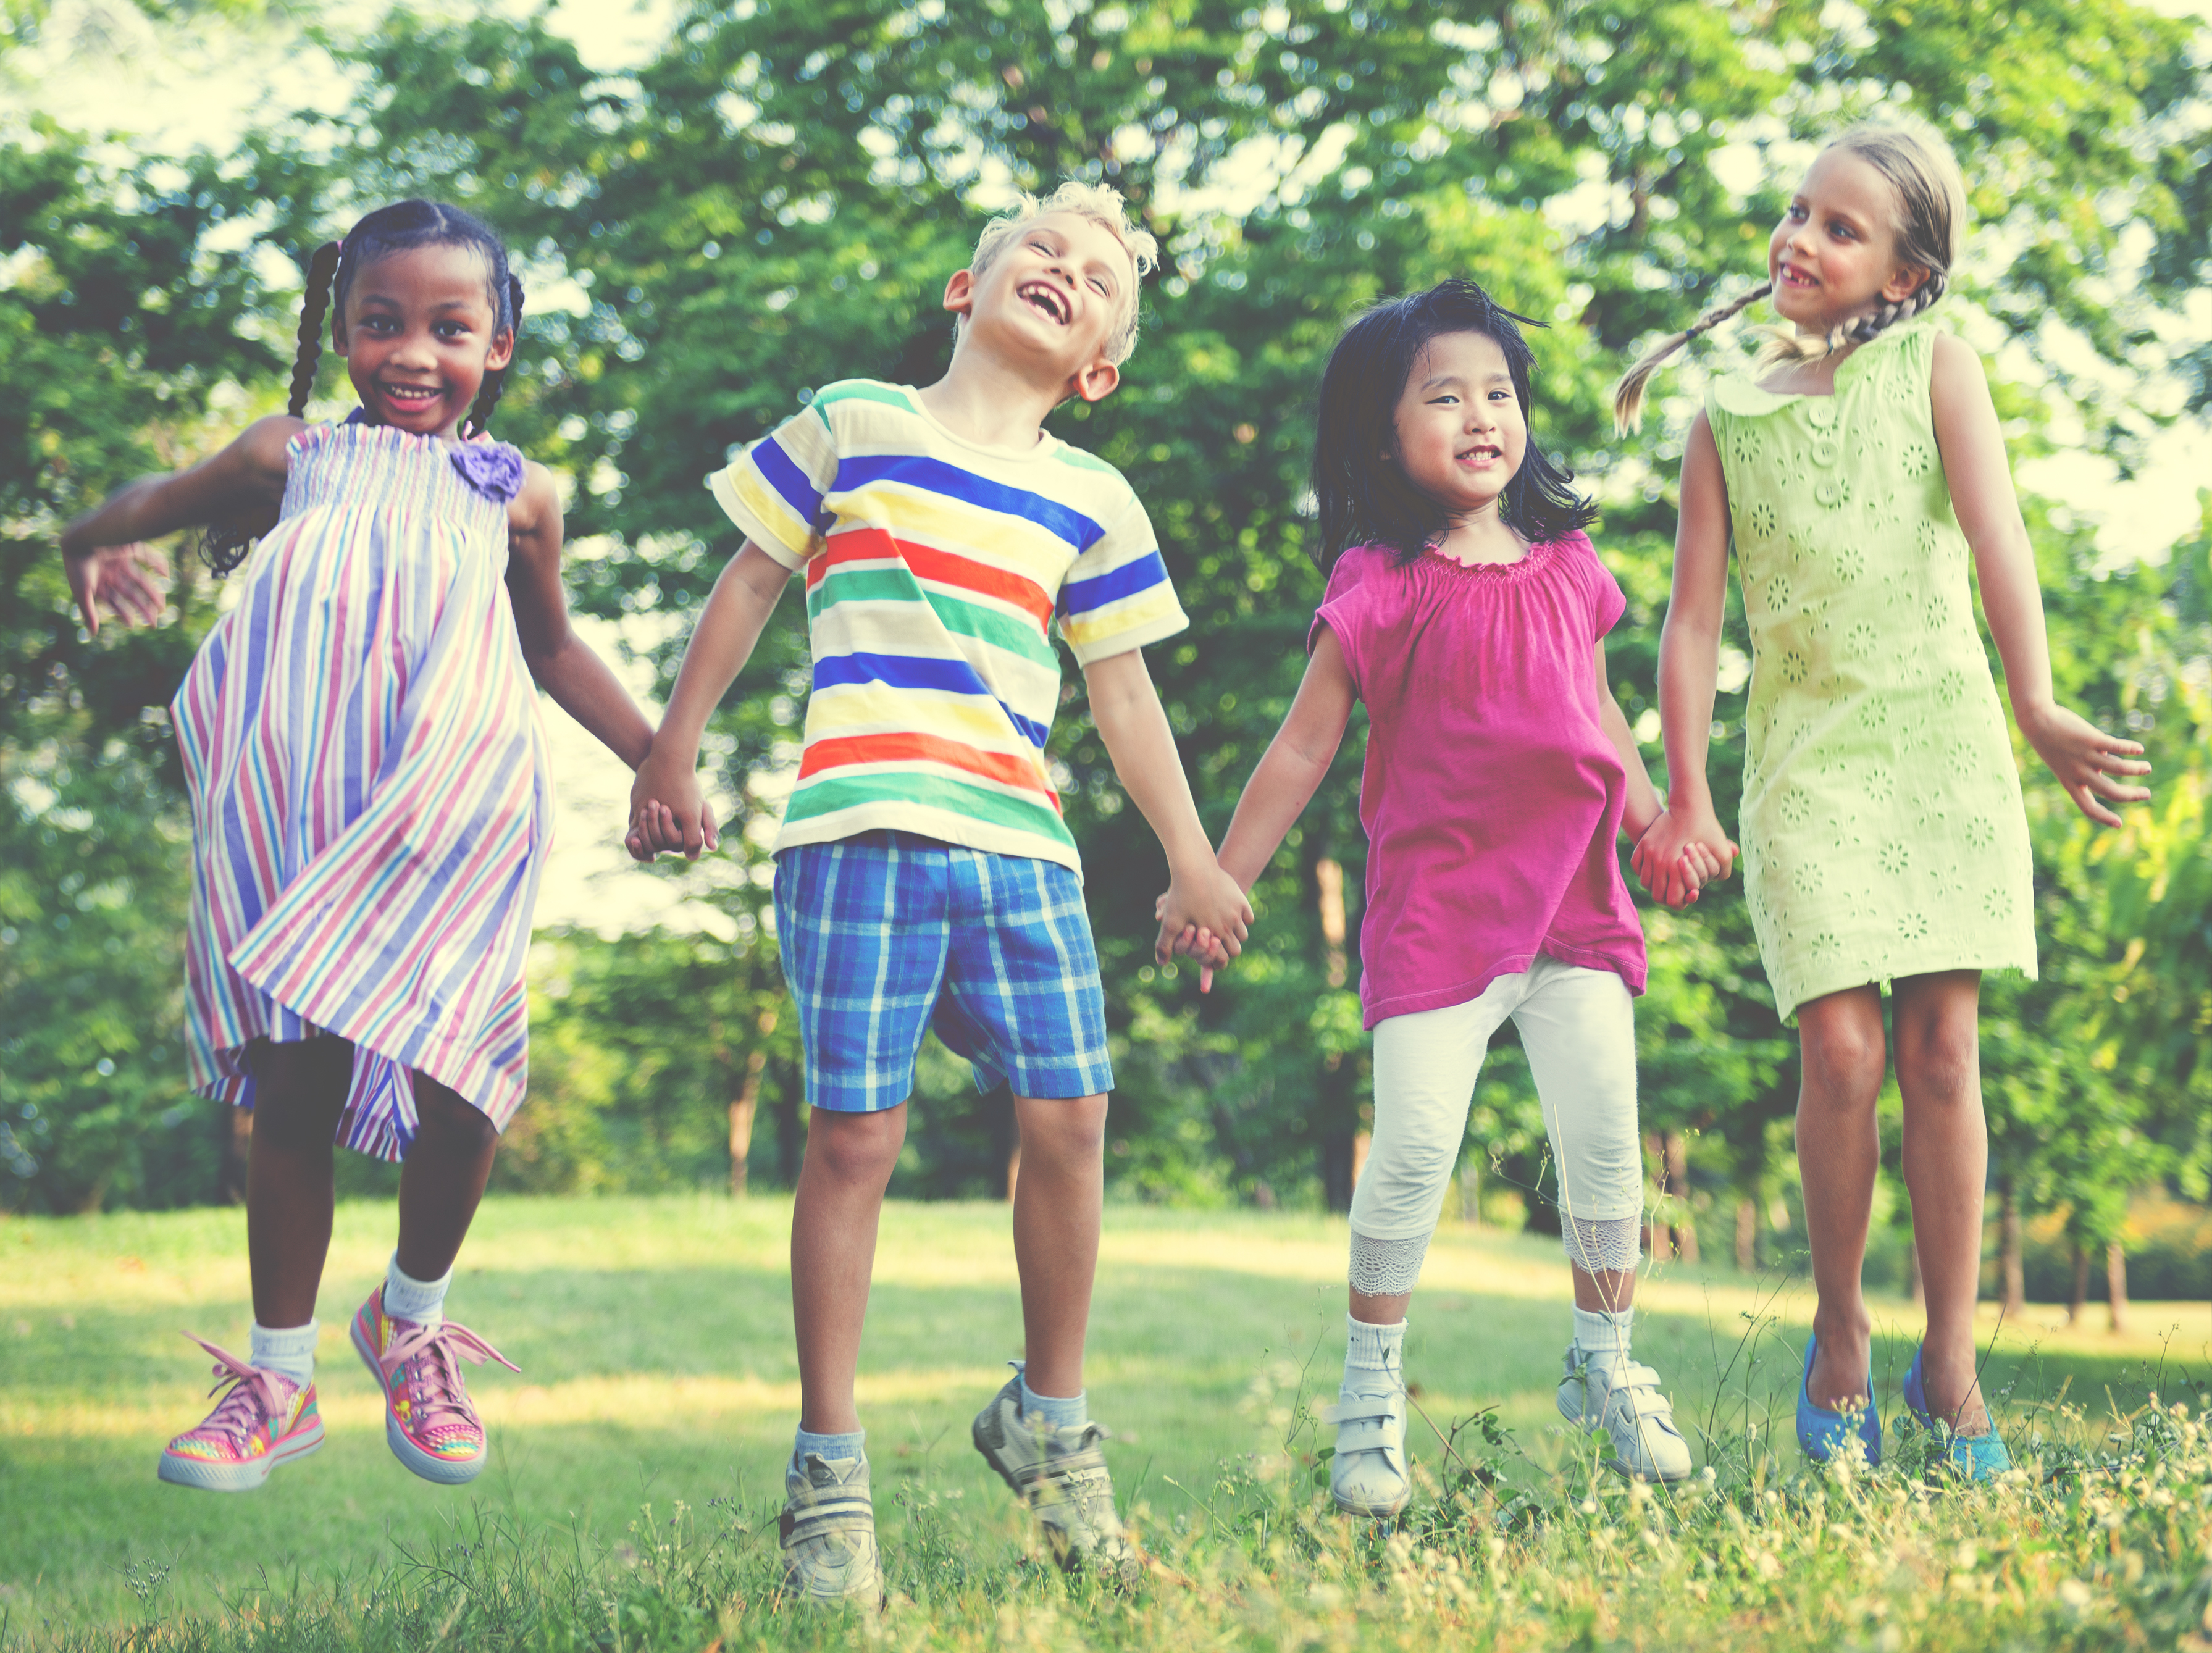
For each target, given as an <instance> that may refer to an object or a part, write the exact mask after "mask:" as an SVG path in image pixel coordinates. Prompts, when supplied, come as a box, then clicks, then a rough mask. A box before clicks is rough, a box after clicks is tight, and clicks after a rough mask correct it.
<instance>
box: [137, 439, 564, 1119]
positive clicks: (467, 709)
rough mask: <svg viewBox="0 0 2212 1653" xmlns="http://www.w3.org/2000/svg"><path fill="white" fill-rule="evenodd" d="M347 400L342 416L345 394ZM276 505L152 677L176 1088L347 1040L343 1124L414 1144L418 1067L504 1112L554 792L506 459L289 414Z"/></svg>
mask: <svg viewBox="0 0 2212 1653" xmlns="http://www.w3.org/2000/svg"><path fill="white" fill-rule="evenodd" d="M356 417H357V416H356ZM290 459H291V469H290V476H289V481H288V482H287V483H286V486H285V489H284V505H283V514H282V516H281V517H280V518H279V520H278V521H277V524H276V527H275V528H274V529H272V530H271V531H270V532H269V533H268V534H267V535H265V536H264V538H263V539H262V541H261V543H260V544H259V546H258V548H257V549H256V550H255V551H254V553H253V555H252V558H251V559H250V560H249V561H248V562H247V564H246V568H245V569H244V571H243V586H244V589H243V590H242V591H240V593H239V600H238V602H237V603H236V605H234V607H233V608H232V609H231V610H230V611H229V612H228V613H227V614H225V615H224V616H223V617H222V619H221V620H220V621H219V622H218V623H216V627H215V629H214V630H213V631H211V632H210V634H209V635H208V637H207V640H206V641H205V642H204V643H203V644H202V645H201V647H200V651H199V653H198V654H197V656H196V657H195V658H194V659H193V660H192V664H191V670H190V671H189V672H187V673H186V674H185V682H184V686H183V687H182V688H181V689H179V690H178V692H177V696H176V698H175V700H174V701H173V702H172V703H171V708H170V710H171V714H172V717H173V720H174V722H175V725H176V729H177V740H178V744H179V748H180V749H181V751H182V753H183V757H184V768H185V781H186V783H187V785H188V787H189V788H190V792H191V807H192V875H193V876H192V903H191V927H190V933H189V936H188V940H187V947H186V960H187V962H186V966H185V976H186V989H187V995H188V1006H187V1022H188V1028H189V1033H188V1042H189V1047H190V1059H191V1079H192V1085H193V1087H194V1088H195V1089H196V1090H198V1091H202V1092H203V1093H204V1094H206V1095H208V1096H211V1097H216V1098H217V1099H219V1100H222V1101H227V1102H230V1103H235V1104H237V1105H238V1106H240V1107H243V1108H251V1107H252V1105H253V1081H252V1076H251V1075H250V1074H249V1073H247V1072H246V1061H245V1054H246V1050H245V1048H246V1043H247V1042H248V1041H249V1040H252V1039H255V1038H268V1039H271V1040H275V1041H277V1042H289V1041H296V1040H301V1039H306V1038H309V1037H312V1036H315V1035H316V1034H319V1033H330V1034H336V1035H338V1036H342V1037H343V1038H346V1039H349V1040H351V1041H352V1042H353V1044H354V1048H355V1057H354V1067H353V1083H352V1089H351V1091H350V1094H349V1096H348V1097H347V1099H346V1107H345V1112H344V1114H343V1116H342V1117H341V1119H340V1121H339V1124H338V1132H337V1139H338V1141H339V1142H340V1143H342V1144H343V1145H344V1146H347V1147H350V1148H356V1149H358V1150H360V1151H361V1152H364V1153H369V1154H374V1155H376V1156H378V1157H379V1158H384V1159H399V1158H404V1157H405V1154H406V1152H407V1147H408V1145H409V1144H410V1142H411V1141H413V1139H414V1136H415V1128H416V1112H415V1099H414V1094H413V1091H412V1088H411V1085H410V1079H409V1070H410V1069H416V1070H420V1071H421V1072H422V1073H427V1074H428V1075H429V1076H430V1077H431V1078H433V1079H437V1080H439V1081H440V1082H441V1083H442V1084H444V1085H448V1086H450V1087H451V1088H452V1089H453V1091H456V1092H457V1093H459V1095H460V1096H462V1097H465V1098H466V1099H467V1100H468V1101H469V1102H470V1103H472V1104H473V1105H475V1106H476V1107H477V1108H478V1109H482V1110H483V1113H484V1114H485V1115H486V1116H487V1117H489V1119H490V1120H491V1121H492V1122H493V1123H494V1124H495V1125H496V1126H498V1127H501V1128H502V1129H504V1128H505V1127H506V1125H507V1121H508V1120H509V1119H511V1118H512V1117H513V1115H514V1110H515V1109H516V1108H517V1107H518V1106H520V1103H521V1101H522V1097H523V1091H524V1087H525V1083H526V1077H527V1071H528V1051H529V1044H528V1038H529V1029H528V1011H527V1004H526V999H525V994H524V981H523V967H524V958H525V954H526V951H527V948H528V946H529V942H530V918H531V911H532V907H533V906H534V905H535V904H536V901H537V896H538V874H539V872H540V870H541V868H542V867H543V866H544V858H545V852H546V849H547V847H548V845H549V843H550V838H551V830H552V822H553V800H552V793H551V788H550V782H549V780H548V776H547V770H546V762H545V746H544V737H543V734H542V732H541V731H540V729H539V727H538V706H537V698H536V696H535V694H534V692H533V690H532V684H531V681H530V676H529V672H528V671H527V668H526V666H525V665H524V663H523V658H522V647H521V641H520V638H519V637H518V636H517V635H516V633H515V628H514V617H513V610H512V609H511V607H510V606H509V603H508V598H507V586H506V582H505V575H506V572H507V501H508V500H509V499H511V498H513V495H514V494H515V493H516V492H517V491H518V490H519V489H520V483H521V478H522V465H521V459H520V455H519V454H517V453H515V452H514V450H513V449H512V448H510V447H505V446H504V445H503V444H497V443H477V444H473V445H469V446H465V447H454V446H451V445H448V444H446V443H443V442H441V441H437V440H435V438H431V437H427V436H416V435H410V433H408V432H406V431H402V430H395V429H392V428H389V427H385V426H372V425H368V424H364V423H360V422H349V423H345V424H337V425H318V426H315V427H313V428H309V429H307V430H305V431H302V432H301V434H300V435H298V436H296V437H295V438H294V439H293V441H292V444H291V448H290Z"/></svg>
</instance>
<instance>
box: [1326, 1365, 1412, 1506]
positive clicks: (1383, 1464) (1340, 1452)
mask: <svg viewBox="0 0 2212 1653" xmlns="http://www.w3.org/2000/svg"><path fill="white" fill-rule="evenodd" d="M1322 1415H1323V1416H1324V1417H1325V1418H1328V1419H1334V1420H1335V1423H1336V1455H1335V1456H1334V1457H1332V1458H1331V1459H1330V1460H1329V1461H1328V1495H1329V1496H1330V1497H1331V1498H1334V1499H1335V1500H1336V1507H1337V1508H1338V1509H1340V1510H1343V1511H1344V1512H1345V1513H1346V1515H1352V1516H1370V1517H1372V1518H1374V1519H1376V1520H1381V1521H1387V1520H1389V1519H1390V1518H1391V1517H1393V1516H1396V1515H1397V1514H1398V1513H1399V1512H1400V1511H1401V1510H1404V1509H1405V1507H1406V1504H1407V1500H1409V1499H1410V1498H1412V1497H1413V1482H1412V1480H1410V1479H1409V1478H1408V1476H1407V1473H1406V1374H1405V1372H1404V1371H1403V1370H1401V1369H1400V1368H1398V1367H1397V1366H1395V1365H1394V1366H1391V1367H1389V1368H1388V1369H1377V1368H1376V1367H1372V1366H1346V1368H1345V1369H1344V1384H1343V1387H1342V1388H1340V1389H1338V1390H1337V1394H1336V1404H1335V1405H1334V1407H1330V1408H1329V1409H1328V1412H1326V1413H1323V1414H1322Z"/></svg>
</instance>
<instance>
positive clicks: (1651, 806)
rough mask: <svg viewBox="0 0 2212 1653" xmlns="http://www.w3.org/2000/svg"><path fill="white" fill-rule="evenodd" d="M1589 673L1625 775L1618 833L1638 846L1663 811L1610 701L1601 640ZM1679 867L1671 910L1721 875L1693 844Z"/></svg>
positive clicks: (1624, 724)
mask: <svg viewBox="0 0 2212 1653" xmlns="http://www.w3.org/2000/svg"><path fill="white" fill-rule="evenodd" d="M1590 671H1591V672H1592V674H1593V675H1594V676H1595V678H1596V681H1597V720H1598V725H1599V726H1600V727H1601V728H1602V729H1603V730H1604V731H1605V737H1606V738H1607V740H1610V741H1611V742H1612V743H1613V751H1617V752H1619V753H1620V766H1621V768H1622V769H1625V770H1626V771H1627V774H1628V800H1627V807H1626V808H1625V809H1623V810H1622V811H1621V812H1620V830H1622V831H1623V832H1625V833H1626V834H1627V835H1628V842H1630V843H1632V844H1636V843H1641V842H1643V841H1644V834H1645V833H1646V832H1649V831H1650V830H1651V827H1652V825H1653V823H1655V822H1656V821H1657V820H1658V819H1659V817H1661V816H1662V814H1664V813H1665V809H1664V807H1663V806H1662V805H1661V803H1660V802H1659V793H1658V790H1657V789H1656V787H1653V786H1652V784H1651V772H1650V770H1649V769H1645V768H1644V751H1643V748H1641V747H1640V746H1638V744H1637V743H1636V734H1635V732H1634V731H1633V730H1632V729H1631V728H1630V727H1629V726H1628V718H1627V714H1625V713H1624V712H1622V710H1621V709H1620V702H1619V701H1617V700H1615V699H1614V698H1613V684H1612V683H1611V681H1610V680H1609V679H1608V678H1607V675H1606V670H1605V639H1604V638H1602V637H1601V638H1599V639H1598V640H1597V641H1596V642H1595V644H1594V645H1592V646H1591V648H1590ZM1681 866H1682V869H1683V870H1682V872H1681V874H1680V878H1678V879H1677V880H1676V881H1675V884H1674V885H1670V886H1669V888H1668V890H1667V891H1666V892H1665V894H1663V895H1662V897H1661V898H1662V900H1667V904H1668V906H1670V907H1680V906H1683V905H1685V904H1686V903H1687V902H1693V901H1695V900H1696V899H1697V898H1698V886H1699V884H1703V883H1704V882H1705V880H1706V879H1707V878H1712V877H1714V876H1715V875H1716V874H1717V873H1718V872H1719V871H1720V863H1719V861H1718V860H1716V859H1715V858H1714V856H1713V854H1712V852H1711V850H1709V849H1707V848H1705V845H1703V844H1701V843H1696V842H1692V843H1691V844H1689V845H1688V846H1686V848H1685V849H1684V850H1683V852H1682V857H1681ZM1668 896H1680V899H1679V900H1668V899H1667V898H1668Z"/></svg>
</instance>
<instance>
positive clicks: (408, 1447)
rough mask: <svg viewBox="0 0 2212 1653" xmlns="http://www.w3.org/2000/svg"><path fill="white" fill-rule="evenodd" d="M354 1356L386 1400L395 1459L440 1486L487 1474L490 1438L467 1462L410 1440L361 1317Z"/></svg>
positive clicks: (357, 1318) (389, 1442) (388, 1432)
mask: <svg viewBox="0 0 2212 1653" xmlns="http://www.w3.org/2000/svg"><path fill="white" fill-rule="evenodd" d="M353 1352H355V1353H356V1354H357V1355H359V1356H360V1357H361V1364H362V1365H364V1366H366V1367H368V1375H369V1376H371V1377H373V1378H374V1379H375V1380H376V1388H377V1392H378V1393H379V1394H380V1395H383V1396H384V1440H385V1444H386V1445H387V1446H389V1447H390V1448H391V1449H392V1456H393V1457H395V1458H397V1459H398V1460H399V1462H401V1463H403V1464H404V1465H406V1467H407V1468H409V1469H410V1470H411V1471H413V1472H414V1473H415V1474H417V1475H420V1476H421V1477H422V1479H423V1480H427V1481H429V1482H431V1483H432V1484H433V1485H435V1486H463V1485H465V1483H467V1482H469V1481H472V1480H475V1479H476V1478H477V1476H478V1475H481V1474H483V1468H484V1466H485V1465H486V1464H487V1463H489V1462H491V1442H490V1440H489V1438H487V1439H486V1440H485V1442H484V1449H483V1451H481V1452H479V1453H477V1455H476V1456H475V1457H473V1458H465V1459H453V1458H441V1457H440V1456H438V1455H437V1454H436V1453H435V1452H425V1451H424V1450H423V1449H422V1448H421V1447H419V1446H417V1445H416V1444H415V1443H414V1442H413V1441H411V1440H410V1439H409V1438H408V1437H407V1431H405V1430H404V1429H403V1428H401V1427H400V1424H399V1419H398V1418H397V1417H396V1416H394V1415H393V1413H392V1391H391V1390H389V1389H386V1388H385V1386H384V1368H383V1367H382V1366H381V1365H380V1364H378V1363H377V1358H376V1354H375V1352H374V1351H373V1350H372V1349H370V1347H369V1346H368V1339H367V1338H365V1337H363V1336H362V1334H361V1317H360V1316H358V1315H356V1316H355V1317H354V1322H353Z"/></svg>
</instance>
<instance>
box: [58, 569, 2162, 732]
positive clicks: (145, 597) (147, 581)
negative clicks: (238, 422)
mask: <svg viewBox="0 0 2212 1653" xmlns="http://www.w3.org/2000/svg"><path fill="white" fill-rule="evenodd" d="M62 567H63V568H64V569H65V570H66V571H67V573H68V574H69V583H70V594H71V595H72V596H74V597H75V598H76V611H77V612H78V613H79V614H81V615H82V616H83V617H84V629H86V630H87V631H89V632H90V633H92V635H94V636H95V637H97V636H98V635H100V605H101V604H102V603H105V604H106V605H107V606H108V607H109V608H111V609H112V610H114V611H115V614H116V617H117V618H118V619H120V620H121V621H122V622H123V623H125V625H133V626H150V625H152V624H153V623H154V622H155V621H156V620H158V619H160V618H161V606H162V605H163V604H164V603H165V602H167V598H166V597H165V596H164V595H163V593H162V590H161V586H160V585H159V584H157V583H156V582H157V581H159V580H167V578H168V577H169V559H168V558H167V556H164V555H163V554H162V552H161V549H160V548H159V547H158V546H154V545H94V546H92V547H91V548H89V549H88V550H82V551H79V550H72V549H71V548H70V547H69V546H67V545H64V547H63V549H62ZM2137 750H2138V751H2140V750H2142V749H2141V748H2140V747H2139V748H2137Z"/></svg>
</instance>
